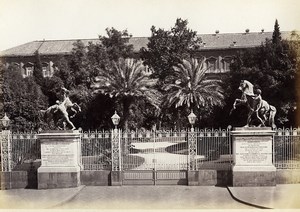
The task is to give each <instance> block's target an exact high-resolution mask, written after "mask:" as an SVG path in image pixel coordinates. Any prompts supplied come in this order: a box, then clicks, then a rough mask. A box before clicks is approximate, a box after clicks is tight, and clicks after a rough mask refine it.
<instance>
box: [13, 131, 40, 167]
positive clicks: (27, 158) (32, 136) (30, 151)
mask: <svg viewBox="0 0 300 212" xmlns="http://www.w3.org/2000/svg"><path fill="white" fill-rule="evenodd" d="M36 135H37V134H36V133H34V132H29V133H19V132H16V133H13V134H11V136H12V139H11V166H12V170H28V168H29V167H30V165H31V164H32V163H37V166H38V165H39V164H40V163H41V161H40V159H41V145H40V141H39V140H38V139H37V136H36Z"/></svg>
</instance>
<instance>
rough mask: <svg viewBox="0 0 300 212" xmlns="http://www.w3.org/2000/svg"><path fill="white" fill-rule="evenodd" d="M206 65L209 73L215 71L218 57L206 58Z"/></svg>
mask: <svg viewBox="0 0 300 212" xmlns="http://www.w3.org/2000/svg"><path fill="white" fill-rule="evenodd" d="M206 67H207V72H208V73H214V72H216V70H217V68H218V67H217V59H216V58H214V57H210V58H208V59H206Z"/></svg>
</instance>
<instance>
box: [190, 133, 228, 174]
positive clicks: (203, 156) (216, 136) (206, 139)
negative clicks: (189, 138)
mask: <svg viewBox="0 0 300 212" xmlns="http://www.w3.org/2000/svg"><path fill="white" fill-rule="evenodd" d="M194 133H195V137H196V141H197V144H196V149H197V157H198V159H197V161H196V163H197V169H218V170H229V169H231V166H232V162H233V161H232V160H233V158H232V146H231V145H232V144H231V137H230V130H224V129H200V130H199V129H196V130H195V132H194Z"/></svg>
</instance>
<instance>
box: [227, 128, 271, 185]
mask: <svg viewBox="0 0 300 212" xmlns="http://www.w3.org/2000/svg"><path fill="white" fill-rule="evenodd" d="M274 133H275V132H274V131H272V129H271V128H269V127H243V128H235V129H234V130H233V131H232V139H233V159H234V166H233V169H232V177H233V183H232V184H233V186H275V185H276V168H275V166H274V165H273V163H272V155H273V151H272V143H273V135H274Z"/></svg>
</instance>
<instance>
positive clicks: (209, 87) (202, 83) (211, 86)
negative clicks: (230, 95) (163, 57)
mask: <svg viewBox="0 0 300 212" xmlns="http://www.w3.org/2000/svg"><path fill="white" fill-rule="evenodd" d="M204 63H205V60H204V59H202V60H200V61H199V60H197V59H190V60H183V61H182V63H180V64H178V65H177V66H174V67H173V69H174V76H171V77H170V78H172V82H169V83H168V84H166V85H165V86H164V87H163V89H164V90H165V91H166V95H165V98H166V104H167V106H168V107H170V106H172V105H174V104H175V108H177V107H180V106H182V105H186V106H187V107H188V108H191V109H194V107H197V108H200V107H201V106H202V107H205V106H206V107H212V106H222V105H223V100H224V95H223V91H222V88H221V86H220V81H219V80H216V79H208V78H207V77H206V76H205V72H206V70H207V69H206V68H204ZM170 81H171V80H170Z"/></svg>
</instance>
